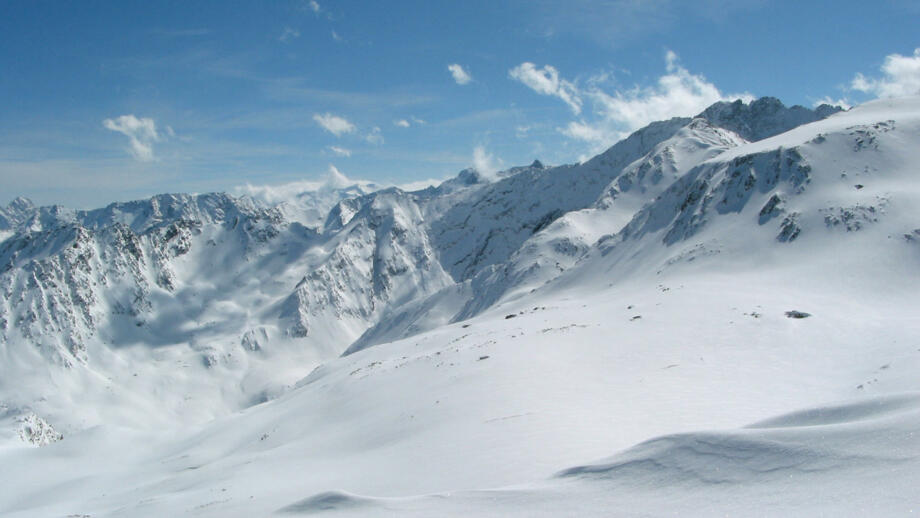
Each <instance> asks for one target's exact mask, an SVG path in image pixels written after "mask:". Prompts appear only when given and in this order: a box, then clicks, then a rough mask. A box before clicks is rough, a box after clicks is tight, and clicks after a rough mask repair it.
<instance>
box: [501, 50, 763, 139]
mask: <svg viewBox="0 0 920 518" xmlns="http://www.w3.org/2000/svg"><path fill="white" fill-rule="evenodd" d="M665 63H666V73H665V74H664V75H662V76H661V77H659V78H658V80H657V81H656V82H655V83H654V84H652V85H648V86H639V85H636V86H634V87H632V88H630V89H628V90H614V91H613V92H612V93H609V92H607V91H604V90H602V89H601V87H600V84H601V83H603V82H604V81H599V80H592V81H589V82H588V86H587V88H584V89H582V88H579V87H578V85H576V84H575V83H573V82H570V81H566V80H565V79H562V78H560V77H559V76H558V72H557V71H556V69H555V68H553V67H551V66H549V65H547V66H546V67H544V68H543V69H537V68H536V67H534V66H533V65H532V64H531V63H523V64H521V65H520V66H518V67H516V68H514V69H512V70H511V72H510V75H511V77H512V78H514V79H517V80H519V81H521V82H522V83H524V84H525V85H527V86H528V87H530V88H531V89H533V90H534V91H536V92H537V93H540V94H543V95H552V96H555V97H558V98H559V99H561V100H562V101H563V102H565V103H566V104H568V105H569V107H570V108H571V109H572V111H573V112H575V114H576V115H579V114H580V113H581V111H580V107H582V106H583V104H584V103H583V100H585V101H589V102H590V104H591V107H592V108H593V109H592V110H587V112H588V113H585V114H584V115H583V116H582V117H579V119H578V120H574V121H571V122H569V123H568V124H567V125H565V126H564V127H562V128H559V131H560V132H561V133H563V134H564V135H566V136H567V137H569V138H572V139H575V140H580V141H584V142H587V143H588V144H590V145H591V146H592V148H591V151H592V152H596V151H599V150H600V149H603V148H604V147H606V146H609V145H611V144H613V143H614V142H616V141H618V140H620V139H622V138H623V137H625V136H627V135H629V134H630V133H631V132H633V131H635V130H637V129H639V128H641V127H643V126H645V125H647V124H649V123H650V122H653V121H658V120H664V119H669V118H671V117H687V116H692V115H696V114H697V113H699V112H701V111H703V110H704V109H706V108H707V107H708V106H710V105H711V104H713V103H715V102H717V101H723V100H734V99H738V98H740V99H743V100H745V101H750V100H752V99H753V96H752V95H751V94H748V93H744V94H723V93H722V92H721V91H720V90H719V89H718V88H717V87H716V86H715V85H714V84H712V83H710V82H709V81H707V80H706V78H705V77H703V76H702V75H698V74H691V73H690V72H689V71H687V69H685V68H684V67H682V66H681V65H680V63H679V61H678V57H677V54H675V53H674V52H671V51H668V52H667V54H666V55H665Z"/></svg>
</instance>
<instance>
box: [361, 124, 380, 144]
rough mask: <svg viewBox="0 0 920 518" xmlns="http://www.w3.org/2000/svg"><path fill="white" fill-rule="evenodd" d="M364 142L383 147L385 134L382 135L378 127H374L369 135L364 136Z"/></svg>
mask: <svg viewBox="0 0 920 518" xmlns="http://www.w3.org/2000/svg"><path fill="white" fill-rule="evenodd" d="M364 140H366V141H368V142H369V143H371V144H373V145H375V146H380V145H382V144H383V134H382V133H381V131H380V128H379V127H377V126H374V127H373V128H371V131H370V132H369V133H368V134H367V135H365V136H364Z"/></svg>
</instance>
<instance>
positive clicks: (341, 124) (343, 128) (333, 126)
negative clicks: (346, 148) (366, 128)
mask: <svg viewBox="0 0 920 518" xmlns="http://www.w3.org/2000/svg"><path fill="white" fill-rule="evenodd" d="M313 120H315V121H316V123H317V124H319V125H320V126H321V127H322V128H323V129H324V130H326V131H328V132H329V133H332V134H333V135H335V136H336V137H341V136H342V135H344V134H345V133H354V132H355V129H356V128H355V125H354V124H352V123H350V122H348V119H345V118H343V117H339V116H338V115H333V114H331V113H325V114H323V115H320V114H318V113H317V114H315V115H313Z"/></svg>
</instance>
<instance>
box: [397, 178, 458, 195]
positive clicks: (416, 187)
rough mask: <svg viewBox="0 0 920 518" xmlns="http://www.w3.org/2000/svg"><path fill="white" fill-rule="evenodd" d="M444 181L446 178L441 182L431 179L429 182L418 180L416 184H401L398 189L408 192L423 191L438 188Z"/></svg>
mask: <svg viewBox="0 0 920 518" xmlns="http://www.w3.org/2000/svg"><path fill="white" fill-rule="evenodd" d="M444 180H446V178H442V179H440V180H438V179H436V178H429V179H427V180H418V181H415V182H408V183H404V184H400V185H397V186H396V187H399V188H400V189H402V190H404V191H406V192H413V191H421V190H422V189H427V188H429V187H437V186H439V185H441V184H442V183H444Z"/></svg>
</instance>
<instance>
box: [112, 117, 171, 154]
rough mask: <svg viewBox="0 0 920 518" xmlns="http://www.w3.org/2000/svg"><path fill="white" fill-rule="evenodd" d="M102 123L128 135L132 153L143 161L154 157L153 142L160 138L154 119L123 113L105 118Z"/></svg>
mask: <svg viewBox="0 0 920 518" xmlns="http://www.w3.org/2000/svg"><path fill="white" fill-rule="evenodd" d="M102 125H103V126H104V127H105V128H106V129H109V130H112V131H117V132H118V133H121V134H123V135H125V136H127V137H128V139H129V142H130V147H129V148H128V150H129V152H130V153H131V155H132V156H133V157H134V158H135V159H137V160H139V161H141V162H149V161H152V160H153V159H154V156H153V143H154V142H157V141H158V140H160V136H159V134H158V133H157V125H156V122H154V120H153V119H149V118H146V117H144V118H137V117H135V116H134V115H131V114H129V115H122V116H120V117H116V118H114V119H105V120H104V121H102Z"/></svg>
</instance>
